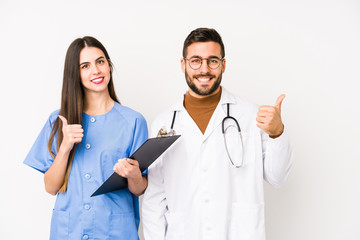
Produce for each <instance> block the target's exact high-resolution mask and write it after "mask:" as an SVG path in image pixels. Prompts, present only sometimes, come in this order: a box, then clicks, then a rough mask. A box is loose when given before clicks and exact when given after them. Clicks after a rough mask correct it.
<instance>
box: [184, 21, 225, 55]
mask: <svg viewBox="0 0 360 240" xmlns="http://www.w3.org/2000/svg"><path fill="white" fill-rule="evenodd" d="M194 42H216V43H219V44H220V46H221V58H224V57H225V47H224V43H223V41H222V39H221V36H220V34H219V33H218V32H217V31H216V30H215V29H213V28H197V29H195V30H193V31H192V32H191V33H190V34H189V36H187V38H186V39H185V41H184V47H183V57H184V58H185V57H186V55H187V48H188V46H189V45H191V44H192V43H194Z"/></svg>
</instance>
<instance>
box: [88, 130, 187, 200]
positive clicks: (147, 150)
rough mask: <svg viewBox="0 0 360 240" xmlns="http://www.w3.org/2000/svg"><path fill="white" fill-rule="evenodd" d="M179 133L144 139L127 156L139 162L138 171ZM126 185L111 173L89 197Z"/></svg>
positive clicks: (174, 139)
mask: <svg viewBox="0 0 360 240" xmlns="http://www.w3.org/2000/svg"><path fill="white" fill-rule="evenodd" d="M180 136H181V135H174V136H169V137H156V138H149V139H148V140H146V141H145V142H144V143H143V144H142V145H141V146H140V147H139V148H138V149H137V150H136V151H135V152H134V153H133V154H132V155H131V156H130V157H129V158H131V159H135V160H137V161H138V162H139V168H140V171H141V172H143V171H145V169H147V168H148V167H149V166H150V165H151V164H152V163H153V162H154V161H155V160H156V159H157V158H158V157H160V155H161V154H163V153H164V152H165V151H166V150H167V149H168V148H169V147H170V146H171V145H172V144H173V143H174V142H175V141H176V140H177V139H178V138H179V137H180ZM127 186H128V183H127V179H126V178H123V177H121V176H120V175H119V174H117V173H115V172H114V173H113V174H112V175H111V176H110V177H109V178H108V179H107V180H106V181H105V182H104V183H103V184H102V185H101V186H100V187H99V188H98V189H97V190H96V191H95V192H94V193H93V194H92V195H91V197H94V196H97V195H101V194H104V193H108V192H112V191H116V190H120V189H123V188H126V187H127Z"/></svg>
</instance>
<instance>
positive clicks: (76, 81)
mask: <svg viewBox="0 0 360 240" xmlns="http://www.w3.org/2000/svg"><path fill="white" fill-rule="evenodd" d="M85 47H96V48H98V49H100V50H101V51H103V53H104V54H105V57H106V59H107V61H108V63H109V65H110V81H109V84H108V90H109V94H110V97H111V98H112V99H113V100H114V101H116V102H118V103H120V102H119V100H118V98H117V96H116V94H115V88H114V83H113V77H112V72H113V67H112V64H111V61H110V56H109V54H108V53H107V51H106V49H105V47H104V46H103V45H102V44H101V43H100V42H99V41H98V40H97V39H95V38H93V37H89V36H86V37H83V38H77V39H75V40H74V41H73V42H72V43H71V44H70V46H69V48H68V50H67V52H66V57H65V66H64V77H63V86H62V93H61V107H60V115H62V116H64V117H65V118H66V119H67V120H68V123H69V124H82V113H83V108H84V87H83V85H82V84H81V79H80V63H79V59H80V52H81V50H82V49H84V48H85ZM56 133H57V151H58V150H59V148H60V145H61V142H62V140H63V133H62V121H61V120H60V119H59V118H57V119H56V120H55V123H54V126H53V127H52V130H51V134H50V138H49V142H48V150H49V152H50V154H51V156H52V157H53V158H55V155H56V154H55V153H54V152H52V150H51V145H52V143H53V141H54V137H55V134H56ZM75 150H76V145H74V147H73V149H72V150H71V152H70V155H69V160H68V165H67V168H66V173H65V179H64V183H63V185H62V186H61V188H60V190H59V192H61V193H63V192H65V191H66V189H67V185H68V180H69V174H70V169H71V165H72V162H73V159H74V154H75Z"/></svg>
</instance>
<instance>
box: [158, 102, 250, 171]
mask: <svg viewBox="0 0 360 240" xmlns="http://www.w3.org/2000/svg"><path fill="white" fill-rule="evenodd" d="M229 109H230V104H229V103H227V116H226V117H224V119H223V120H222V123H221V126H222V133H223V136H224V142H225V149H226V153H227V155H228V157H229V160H230V163H231V165H232V166H234V167H235V168H240V167H242V166H243V162H244V156H243V155H244V151H243V149H244V146H243V140H242V134H241V128H240V125H239V123H238V121H237V120H236V119H235V118H234V117H232V116H230V110H229ZM175 118H176V111H174V115H173V118H172V122H171V127H170V131H169V132H167V131H166V130H165V129H164V128H161V129H160V130H159V133H158V137H164V136H174V135H175V130H174V123H175ZM226 120H233V121H234V122H235V123H236V127H237V131H238V133H239V137H240V142H241V149H242V151H241V161H240V164H235V163H234V161H233V159H232V158H231V154H230V153H229V148H228V144H227V140H226V129H227V128H225V121H226Z"/></svg>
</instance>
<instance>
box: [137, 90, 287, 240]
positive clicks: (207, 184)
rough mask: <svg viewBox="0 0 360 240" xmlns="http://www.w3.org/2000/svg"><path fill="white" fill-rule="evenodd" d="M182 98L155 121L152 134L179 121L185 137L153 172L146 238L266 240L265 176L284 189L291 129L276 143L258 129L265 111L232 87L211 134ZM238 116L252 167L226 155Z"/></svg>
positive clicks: (146, 206)
mask: <svg viewBox="0 0 360 240" xmlns="http://www.w3.org/2000/svg"><path fill="white" fill-rule="evenodd" d="M183 100H184V99H183V98H181V99H180V100H179V101H178V102H177V103H176V104H175V105H174V106H172V107H171V109H170V110H169V111H166V112H164V113H163V114H161V115H160V116H159V117H158V118H157V119H156V120H155V121H154V123H153V125H152V128H151V132H152V134H151V135H152V136H153V137H154V136H156V134H157V132H158V131H159V129H160V128H161V127H163V126H166V128H167V130H169V129H170V125H171V122H172V118H173V113H174V111H177V114H176V119H175V123H174V130H175V132H176V134H180V135H181V137H180V138H179V139H178V140H177V142H175V144H174V145H173V146H171V147H170V148H169V149H168V151H167V152H165V153H164V154H163V155H162V156H161V157H160V158H159V159H157V160H156V161H155V162H154V163H153V164H152V165H151V166H150V167H149V169H148V181H149V183H148V187H147V189H146V191H145V194H144V198H143V203H142V223H143V230H144V236H145V240H162V239H166V240H176V239H179V240H188V239H189V240H191V239H194V240H202V239H203V240H205V239H209V240H210V239H213V240H221V239H224V240H225V239H226V240H234V239H236V240H264V239H265V224H264V193H263V179H265V180H266V181H267V182H269V183H270V184H271V185H274V186H275V187H279V186H281V185H282V184H283V183H284V181H285V179H286V177H287V175H288V171H289V169H290V166H291V162H292V160H291V149H290V146H289V142H288V138H287V136H286V133H285V132H284V133H283V134H282V135H281V136H280V137H278V138H276V139H271V138H269V137H268V135H267V134H265V133H264V132H263V131H262V130H261V129H259V128H258V127H257V126H256V114H257V111H258V107H257V106H256V105H254V104H251V103H249V102H247V101H244V100H242V99H241V98H238V97H235V96H233V95H232V94H231V93H230V92H228V91H227V90H226V89H225V88H222V95H221V99H220V102H219V104H218V106H217V107H216V109H215V111H214V113H213V115H212V117H211V119H210V122H209V124H208V126H207V128H206V131H205V133H204V134H202V133H201V131H200V129H199V128H198V126H197V125H196V123H195V122H194V121H193V120H192V118H191V117H190V115H189V114H188V112H187V111H186V110H185V108H184V106H183ZM227 103H230V115H231V116H233V117H235V118H236V119H237V121H238V122H239V124H240V127H241V130H242V137H243V143H244V166H243V167H242V168H234V167H233V166H232V165H231V163H230V161H229V159H228V156H227V154H226V150H225V144H224V138H223V134H222V130H221V123H222V120H223V118H224V117H225V116H226V111H227V110H226V104H227Z"/></svg>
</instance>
